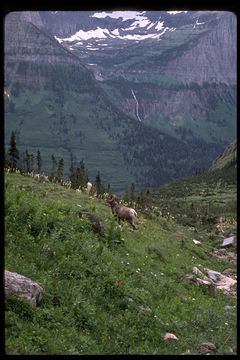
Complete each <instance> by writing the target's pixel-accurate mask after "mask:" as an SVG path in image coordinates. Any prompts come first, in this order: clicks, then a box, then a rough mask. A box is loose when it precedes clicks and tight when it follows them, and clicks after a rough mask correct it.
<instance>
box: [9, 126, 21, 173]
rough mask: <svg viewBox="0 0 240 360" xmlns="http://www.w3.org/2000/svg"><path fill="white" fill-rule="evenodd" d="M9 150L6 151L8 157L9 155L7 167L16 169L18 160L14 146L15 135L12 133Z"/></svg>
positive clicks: (17, 152)
mask: <svg viewBox="0 0 240 360" xmlns="http://www.w3.org/2000/svg"><path fill="white" fill-rule="evenodd" d="M9 145H10V148H9V149H8V155H9V166H10V168H11V169H13V168H17V164H18V160H19V151H18V149H17V144H16V135H15V133H14V131H12V133H11V139H10V144H9Z"/></svg>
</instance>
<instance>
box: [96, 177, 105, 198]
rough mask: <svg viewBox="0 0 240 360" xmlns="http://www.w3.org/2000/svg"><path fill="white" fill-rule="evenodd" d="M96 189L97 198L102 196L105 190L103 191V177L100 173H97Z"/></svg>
mask: <svg viewBox="0 0 240 360" xmlns="http://www.w3.org/2000/svg"><path fill="white" fill-rule="evenodd" d="M94 187H95V190H96V193H97V196H98V195H100V194H102V193H103V192H104V189H103V185H102V182H101V177H100V173H99V172H98V173H97V176H96V179H95V183H94Z"/></svg>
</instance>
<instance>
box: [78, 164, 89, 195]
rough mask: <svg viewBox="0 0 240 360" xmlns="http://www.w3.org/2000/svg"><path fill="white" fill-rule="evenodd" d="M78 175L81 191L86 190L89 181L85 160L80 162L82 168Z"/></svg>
mask: <svg viewBox="0 0 240 360" xmlns="http://www.w3.org/2000/svg"><path fill="white" fill-rule="evenodd" d="M78 169H79V171H78V174H77V179H78V183H79V186H80V188H81V189H83V188H86V186H87V183H88V181H89V178H88V175H87V172H86V170H85V164H84V160H83V159H82V160H81V161H80V168H78Z"/></svg>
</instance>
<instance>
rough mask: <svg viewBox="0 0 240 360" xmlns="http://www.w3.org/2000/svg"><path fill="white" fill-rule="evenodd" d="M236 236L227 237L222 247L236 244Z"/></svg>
mask: <svg viewBox="0 0 240 360" xmlns="http://www.w3.org/2000/svg"><path fill="white" fill-rule="evenodd" d="M236 242H237V240H236V237H235V236H231V237H229V238H225V239H224V240H223V243H222V247H229V246H234V247H235V246H236Z"/></svg>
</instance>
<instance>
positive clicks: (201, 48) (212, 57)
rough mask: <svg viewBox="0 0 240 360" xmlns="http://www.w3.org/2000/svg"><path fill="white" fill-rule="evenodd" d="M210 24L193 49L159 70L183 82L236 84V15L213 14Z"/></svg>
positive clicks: (225, 13)
mask: <svg viewBox="0 0 240 360" xmlns="http://www.w3.org/2000/svg"><path fill="white" fill-rule="evenodd" d="M212 22H213V27H212V29H211V31H209V32H208V33H207V34H204V36H201V37H200V38H199V40H198V42H197V45H196V46H194V47H192V48H191V49H189V50H188V51H186V52H184V53H183V54H182V55H181V56H180V57H177V58H176V59H174V60H172V61H169V63H168V64H167V65H166V66H163V67H162V68H161V67H160V69H159V70H160V71H161V72H162V73H163V74H171V76H175V77H176V78H177V79H180V80H183V81H185V82H197V83H203V82H204V81H207V82H216V83H217V82H222V83H226V84H236V59H237V58H236V55H237V54H236V49H237V46H236V45H237V43H236V41H237V38H236V23H237V19H236V15H234V14H233V13H230V12H229V13H227V12H224V13H217V15H216V19H215V20H212Z"/></svg>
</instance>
